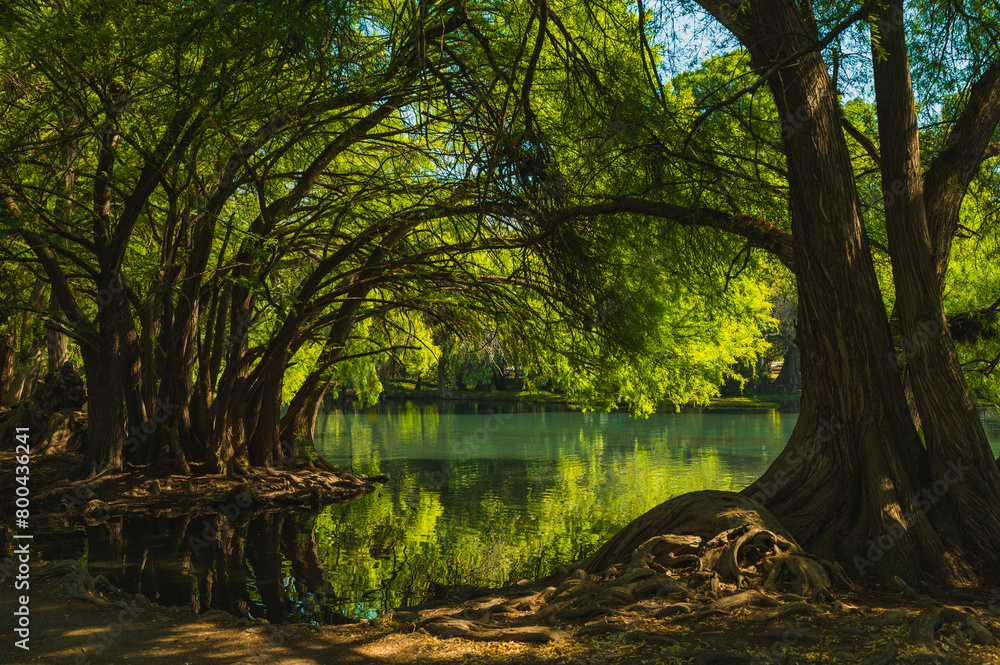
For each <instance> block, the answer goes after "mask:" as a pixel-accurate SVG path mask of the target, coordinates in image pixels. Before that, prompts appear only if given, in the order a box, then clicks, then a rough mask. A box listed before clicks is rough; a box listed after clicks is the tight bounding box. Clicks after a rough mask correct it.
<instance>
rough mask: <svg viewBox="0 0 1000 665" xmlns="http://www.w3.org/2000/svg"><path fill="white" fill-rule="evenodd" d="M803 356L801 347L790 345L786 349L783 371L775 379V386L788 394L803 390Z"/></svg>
mask: <svg viewBox="0 0 1000 665" xmlns="http://www.w3.org/2000/svg"><path fill="white" fill-rule="evenodd" d="M801 357H802V354H801V353H800V352H799V347H797V346H795V345H794V344H789V345H788V347H787V348H786V349H785V362H784V363H782V365H781V371H780V372H778V376H777V377H776V378H775V379H774V384H773V385H774V386H775V387H781V388H784V389H785V390H786V391H788V392H790V393H791V392H795V391H796V390H801V388H802V363H801Z"/></svg>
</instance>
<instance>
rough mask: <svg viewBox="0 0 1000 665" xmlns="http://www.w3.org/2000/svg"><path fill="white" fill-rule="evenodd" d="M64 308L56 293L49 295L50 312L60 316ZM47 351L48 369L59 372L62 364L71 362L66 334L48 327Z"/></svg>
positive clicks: (46, 337)
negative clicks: (61, 306)
mask: <svg viewBox="0 0 1000 665" xmlns="http://www.w3.org/2000/svg"><path fill="white" fill-rule="evenodd" d="M61 313H62V310H61V309H60V307H59V303H58V301H57V300H56V296H55V294H54V293H53V294H51V295H50V296H49V314H51V315H53V316H59V315H60V314H61ZM45 351H46V356H47V359H46V360H47V363H46V368H47V371H48V372H50V373H52V372H58V371H59V370H60V369H62V366H63V365H64V364H66V363H67V362H69V348H68V347H67V345H66V335H64V334H63V333H61V332H59V331H58V330H53V329H52V328H48V327H46V329H45Z"/></svg>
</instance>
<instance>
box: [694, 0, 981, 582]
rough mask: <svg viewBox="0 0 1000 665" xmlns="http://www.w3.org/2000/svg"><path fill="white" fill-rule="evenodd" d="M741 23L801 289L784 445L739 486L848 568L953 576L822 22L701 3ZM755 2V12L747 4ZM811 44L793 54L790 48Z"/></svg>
mask: <svg viewBox="0 0 1000 665" xmlns="http://www.w3.org/2000/svg"><path fill="white" fill-rule="evenodd" d="M703 4H704V5H705V6H706V7H707V8H708V9H709V10H710V11H712V12H713V14H714V15H716V16H717V17H718V18H719V20H720V21H722V22H723V24H725V25H726V26H727V27H729V28H730V29H731V30H733V31H734V33H735V34H736V35H737V36H738V37H739V38H740V39H741V41H742V42H743V43H744V45H746V47H747V48H748V50H749V51H750V54H751V62H752V63H753V66H754V67H755V68H756V69H757V70H758V71H760V72H764V71H767V70H769V69H770V68H771V67H772V66H773V65H774V63H775V62H778V61H782V60H786V59H787V64H783V66H782V67H781V68H779V69H778V70H777V71H776V72H775V73H774V75H772V76H771V77H770V78H769V79H768V84H769V86H770V89H771V91H772V94H773V96H774V99H775V103H776V105H777V108H778V111H779V115H780V117H781V118H783V119H785V121H786V123H787V124H786V125H785V128H784V131H783V139H784V148H785V154H786V158H787V167H788V174H789V176H788V178H789V185H790V190H789V191H790V209H791V215H792V231H793V236H794V238H795V266H796V278H797V282H798V289H799V326H798V336H797V344H798V346H799V348H800V350H801V352H802V400H801V413H800V415H799V420H798V423H797V424H796V427H795V430H794V431H793V434H792V436H791V439H790V440H789V442H788V445H787V447H786V448H785V450H784V451H783V452H782V453H781V454H780V455H779V456H778V458H777V459H776V460H775V461H774V463H773V464H772V465H771V467H770V468H769V469H768V470H767V471H766V472H765V473H764V475H763V476H762V477H761V478H760V479H759V480H758V481H756V482H755V483H753V484H752V485H750V486H749V487H748V488H746V489H745V490H744V493H745V494H747V495H748V496H750V497H751V498H754V499H756V500H757V501H759V502H760V503H762V504H763V505H765V506H766V507H767V508H768V509H769V510H770V511H771V512H772V513H773V514H774V515H776V516H777V517H778V518H779V519H780V520H781V521H782V523H783V524H784V525H785V526H786V527H787V528H788V530H789V531H790V532H791V534H792V535H793V536H794V537H795V539H796V540H797V541H798V542H799V543H800V544H801V545H802V546H803V547H804V548H806V549H807V550H810V551H813V552H815V553H817V554H820V555H821V556H825V557H827V558H836V559H839V560H841V561H846V562H849V563H853V564H854V566H853V567H852V568H853V569H854V572H857V573H859V574H863V573H867V572H875V573H876V574H877V575H879V576H881V577H892V576H894V575H899V576H900V577H902V578H903V579H906V580H909V581H916V580H918V579H919V578H920V577H921V573H922V571H927V572H931V573H933V574H934V575H936V576H938V577H939V579H946V580H949V581H952V582H962V581H968V580H969V579H971V578H972V573H971V571H970V570H969V569H968V568H967V567H963V566H960V565H957V564H958V562H957V560H956V559H955V558H954V557H953V556H951V555H950V554H949V552H948V548H947V547H946V545H945V543H944V542H943V541H942V538H941V536H940V535H939V534H938V532H937V531H936V530H935V529H934V527H933V525H932V524H931V522H930V521H929V519H928V517H927V515H926V511H924V510H921V506H920V505H919V504H918V501H917V497H916V494H917V492H919V491H920V490H921V489H922V488H923V486H924V482H925V479H926V477H925V475H924V469H925V465H926V461H927V454H926V452H925V451H924V449H923V446H922V445H921V442H920V439H919V437H918V435H917V432H916V430H915V429H914V427H913V423H912V420H911V418H910V413H909V409H908V406H907V403H906V400H905V398H904V394H903V390H902V384H901V382H900V381H899V378H898V376H897V375H896V374H895V372H894V367H895V365H894V363H893V362H891V359H893V358H894V357H895V356H894V353H893V345H892V339H891V335H890V330H889V325H888V320H887V318H886V315H885V311H884V306H883V303H882V298H881V296H880V293H879V288H878V283H877V281H876V278H875V271H874V269H873V266H872V262H871V255H870V250H869V247H868V241H867V236H866V235H865V233H864V230H863V226H862V220H861V218H860V216H859V211H860V205H859V202H858V199H857V193H856V188H855V183H854V177H853V172H852V168H851V161H850V154H849V152H848V149H847V145H846V142H845V139H844V136H843V132H842V129H841V125H840V109H839V103H838V100H837V92H836V88H835V86H834V84H833V82H832V81H831V80H830V78H829V76H828V74H827V70H826V65H825V63H824V62H823V60H822V58H821V56H820V55H819V53H818V52H816V51H811V50H809V49H810V47H812V46H813V45H814V44H815V42H816V41H817V39H818V35H817V34H816V32H815V26H811V27H810V25H809V23H808V22H804V21H803V20H802V17H801V15H800V14H799V11H798V9H797V7H796V6H795V5H794V4H792V3H790V2H786V1H780V0H779V1H776V2H769V3H761V4H759V5H752V6H742V7H741V9H740V11H739V12H738V13H733V10H732V8H731V7H732V6H731V5H726V4H721V3H719V4H716V3H712V2H704V3H703ZM747 10H749V11H747ZM797 51H798V52H800V53H802V52H804V53H803V54H802V55H799V56H798V57H796V58H791V57H790V56H791V55H792V54H793V53H795V52H797Z"/></svg>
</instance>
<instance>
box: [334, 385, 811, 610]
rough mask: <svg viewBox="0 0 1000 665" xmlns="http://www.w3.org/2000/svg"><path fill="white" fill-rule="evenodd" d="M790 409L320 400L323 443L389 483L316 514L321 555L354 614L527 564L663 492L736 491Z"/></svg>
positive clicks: (783, 437)
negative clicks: (329, 405)
mask: <svg viewBox="0 0 1000 665" xmlns="http://www.w3.org/2000/svg"><path fill="white" fill-rule="evenodd" d="M473 409H474V410H475V407H473ZM796 417H797V416H796V415H795V414H779V413H777V412H763V413H762V412H756V413H749V412H740V413H682V414H658V415H654V416H651V417H649V418H648V419H644V420H636V419H633V418H630V417H629V416H628V415H626V414H617V413H612V414H595V413H586V414H584V413H579V412H565V411H564V412H551V411H550V412H545V411H536V412H520V413H495V412H493V411H491V410H488V409H486V408H483V407H479V408H478V412H473V413H454V412H449V413H439V410H438V406H437V405H434V404H428V405H420V404H411V403H408V404H404V405H388V406H381V407H379V409H378V410H375V409H372V410H368V411H352V410H343V411H330V412H327V413H325V414H322V415H321V416H320V420H319V422H318V424H317V435H318V436H317V450H318V451H319V452H320V454H322V455H323V456H324V457H325V458H326V459H327V460H329V461H330V462H331V463H333V464H335V465H339V466H341V467H345V468H350V469H351V470H353V471H355V472H359V473H367V474H386V475H388V476H389V478H390V482H389V483H388V484H387V485H385V486H383V487H382V488H381V490H380V491H379V492H376V493H373V494H372V495H369V496H366V497H363V498H362V499H360V500H358V501H356V502H353V503H350V504H346V505H338V506H331V507H330V508H328V509H327V510H325V511H324V512H323V514H322V515H321V516H320V517H319V519H318V520H317V523H316V527H317V540H318V542H319V546H320V554H321V556H322V557H323V559H324V563H325V564H326V568H327V572H328V575H329V579H330V582H331V585H332V586H333V588H334V589H335V590H336V591H337V593H338V595H342V596H345V597H347V598H350V599H352V600H353V603H351V602H349V603H348V604H347V605H343V606H341V607H342V608H343V610H344V611H345V612H346V613H348V614H353V615H354V616H374V615H375V614H378V613H381V612H383V611H385V610H386V609H389V608H392V607H396V606H399V605H404V604H406V603H411V602H416V601H419V600H423V599H424V598H426V597H427V596H428V595H430V594H433V593H434V591H435V590H437V592H439V593H444V592H445V591H446V589H443V588H441V587H440V586H436V585H446V586H448V585H455V584H472V585H491V586H496V585H502V584H507V583H510V582H513V581H517V580H518V579H520V578H522V577H538V576H541V575H544V574H547V573H548V572H549V571H550V570H551V568H552V567H553V566H554V565H557V564H559V563H565V562H568V561H572V560H575V559H579V558H581V557H583V556H586V555H587V554H588V553H590V552H591V551H593V550H594V549H596V547H597V546H598V545H600V543H601V542H603V541H604V540H605V539H606V538H607V537H608V536H610V535H612V534H613V533H615V532H616V531H617V530H618V529H620V528H621V527H622V526H624V525H625V524H626V523H628V522H629V521H630V520H631V519H633V518H634V517H636V516H637V515H639V514H641V513H643V512H645V511H646V510H648V509H649V508H651V507H653V506H655V505H656V504H658V503H661V502H662V501H664V500H666V499H667V498H669V497H671V496H674V495H677V494H682V493H684V492H688V491H692V490H697V489H705V488H714V489H726V490H739V489H742V488H743V487H745V486H746V485H747V484H748V483H749V482H750V481H752V480H753V479H754V478H756V477H757V476H758V475H759V474H760V473H761V472H762V471H763V470H764V469H765V468H766V467H767V465H768V464H769V463H770V461H771V460H772V459H773V458H774V456H775V455H777V454H778V452H780V450H781V448H782V446H783V445H784V444H785V442H786V441H787V439H788V436H789V434H790V433H791V431H792V428H793V427H794V425H795V419H796ZM361 590H369V591H368V592H367V597H365V598H359V597H358V595H359V594H360V593H361Z"/></svg>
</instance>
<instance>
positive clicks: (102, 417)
mask: <svg viewBox="0 0 1000 665" xmlns="http://www.w3.org/2000/svg"><path fill="white" fill-rule="evenodd" d="M98 316H100V314H98ZM80 352H81V355H82V356H83V369H84V372H85V373H86V376H87V402H88V404H87V449H86V453H85V456H84V470H85V471H86V472H87V473H88V474H91V475H93V474H96V473H99V472H101V471H103V470H105V469H107V470H109V471H116V470H119V469H121V468H122V462H123V461H124V460H123V448H124V445H123V444H124V441H125V439H126V423H127V418H126V412H125V399H124V384H123V382H122V374H121V371H120V368H119V366H118V362H117V361H118V358H119V341H118V333H117V330H115V329H113V328H111V327H109V326H101V328H100V329H99V330H98V331H96V332H95V333H94V334H93V337H92V343H84V344H82V345H81V347H80Z"/></svg>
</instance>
